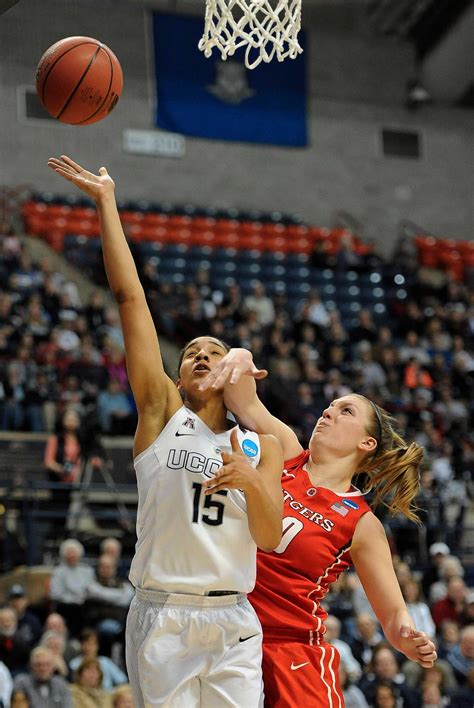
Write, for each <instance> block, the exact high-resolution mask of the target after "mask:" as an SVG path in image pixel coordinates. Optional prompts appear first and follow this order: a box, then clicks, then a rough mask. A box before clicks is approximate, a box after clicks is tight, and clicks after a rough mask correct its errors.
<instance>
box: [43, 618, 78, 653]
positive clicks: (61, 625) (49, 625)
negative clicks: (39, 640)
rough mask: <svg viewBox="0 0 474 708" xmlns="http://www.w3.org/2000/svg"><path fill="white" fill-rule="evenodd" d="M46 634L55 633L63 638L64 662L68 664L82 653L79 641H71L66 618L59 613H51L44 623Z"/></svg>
mask: <svg viewBox="0 0 474 708" xmlns="http://www.w3.org/2000/svg"><path fill="white" fill-rule="evenodd" d="M43 629H44V633H45V634H46V633H47V632H53V633H54V634H57V635H59V636H60V637H62V638H63V641H64V647H65V649H64V660H65V661H66V663H67V664H69V662H70V661H71V659H73V658H74V657H75V656H77V655H78V654H79V653H80V651H81V645H80V643H79V641H78V640H77V639H70V638H69V633H68V630H67V627H66V623H65V621H64V617H63V616H62V615H60V614H59V612H51V613H50V614H49V615H48V616H47V617H46V620H45V623H44V628H43Z"/></svg>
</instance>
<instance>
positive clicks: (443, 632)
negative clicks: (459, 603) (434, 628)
mask: <svg viewBox="0 0 474 708" xmlns="http://www.w3.org/2000/svg"><path fill="white" fill-rule="evenodd" d="M460 634H461V628H460V626H459V624H458V623H457V622H455V621H453V620H449V619H448V620H443V621H442V622H441V626H440V627H439V634H438V657H439V659H440V660H441V659H446V658H447V656H448V654H449V652H450V651H451V649H454V647H455V646H456V644H458V642H459V637H460Z"/></svg>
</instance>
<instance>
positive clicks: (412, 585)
mask: <svg viewBox="0 0 474 708" xmlns="http://www.w3.org/2000/svg"><path fill="white" fill-rule="evenodd" d="M400 585H401V588H402V593H403V597H404V599H405V602H406V604H407V609H408V612H409V613H410V616H411V618H412V620H413V622H414V623H415V627H417V628H418V629H419V630H420V631H421V632H425V633H426V634H427V635H428V637H430V638H431V639H433V638H434V636H435V634H436V628H435V625H434V622H433V618H432V616H431V612H430V608H429V607H428V605H427V604H426V602H423V601H422V600H421V598H420V592H421V588H420V584H419V583H418V582H417V581H416V580H415V579H414V578H410V579H408V580H405V582H404V583H400Z"/></svg>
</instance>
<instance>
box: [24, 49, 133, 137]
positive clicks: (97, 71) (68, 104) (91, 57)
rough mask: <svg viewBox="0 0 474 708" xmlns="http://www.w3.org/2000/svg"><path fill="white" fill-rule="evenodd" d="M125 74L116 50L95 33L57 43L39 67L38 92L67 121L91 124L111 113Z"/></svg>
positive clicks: (56, 115) (51, 111)
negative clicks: (103, 42)
mask: <svg viewBox="0 0 474 708" xmlns="http://www.w3.org/2000/svg"><path fill="white" fill-rule="evenodd" d="M122 87H123V74H122V68H121V66H120V63H119V60H118V59H117V57H116V56H115V54H114V53H113V52H112V51H111V50H110V49H109V48H108V47H106V46H105V44H102V42H99V41H98V40H97V39H92V38H91V37H67V38H66V39H61V40H59V42H56V44H53V45H52V46H51V47H50V48H49V49H48V50H47V51H46V52H45V53H44V54H43V56H42V57H41V59H40V61H39V64H38V68H37V70H36V93H37V94H38V97H39V100H40V101H41V103H42V104H43V106H44V108H45V109H46V110H47V111H48V113H49V114H50V115H51V116H53V118H57V119H58V120H60V121H62V122H63V123H70V124H71V125H88V124H90V123H96V122H97V121H99V120H102V119H103V118H105V117H106V116H108V115H109V113H110V111H111V110H113V108H115V106H116V105H117V101H118V100H119V98H120V94H121V93H122Z"/></svg>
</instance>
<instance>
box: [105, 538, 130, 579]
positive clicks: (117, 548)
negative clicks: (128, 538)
mask: <svg viewBox="0 0 474 708" xmlns="http://www.w3.org/2000/svg"><path fill="white" fill-rule="evenodd" d="M100 554H101V555H102V556H110V557H111V558H112V559H113V560H114V561H115V564H116V566H117V575H118V577H119V578H128V570H129V564H128V563H126V562H125V561H124V559H123V558H122V544H121V543H120V541H119V540H118V538H112V537H108V538H104V539H103V541H101V544H100Z"/></svg>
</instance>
